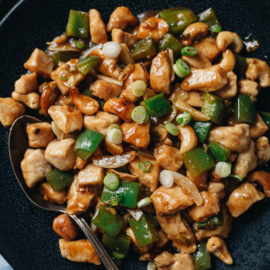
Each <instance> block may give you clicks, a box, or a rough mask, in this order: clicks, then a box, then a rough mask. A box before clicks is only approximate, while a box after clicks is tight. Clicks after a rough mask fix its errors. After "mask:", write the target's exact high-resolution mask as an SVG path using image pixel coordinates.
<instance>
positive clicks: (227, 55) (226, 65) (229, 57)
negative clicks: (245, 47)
mask: <svg viewBox="0 0 270 270" xmlns="http://www.w3.org/2000/svg"><path fill="white" fill-rule="evenodd" d="M222 57H223V59H222V60H221V62H220V63H219V65H220V66H221V67H222V68H223V69H224V70H225V71H226V72H230V71H233V69H234V66H235V63H236V58H235V55H234V53H233V52H232V51H231V50H229V49H227V50H226V51H225V52H223V53H222Z"/></svg>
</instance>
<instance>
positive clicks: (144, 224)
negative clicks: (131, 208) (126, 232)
mask: <svg viewBox="0 0 270 270" xmlns="http://www.w3.org/2000/svg"><path fill="white" fill-rule="evenodd" d="M129 225H130V227H131V229H132V231H133V233H134V235H135V238H136V241H137V243H138V245H139V247H141V248H143V247H145V246H147V245H150V244H151V243H153V242H155V241H157V240H158V238H157V230H156V228H155V226H154V224H152V223H151V221H150V219H149V218H148V217H147V216H145V215H143V216H142V217H141V219H140V220H139V221H136V220H135V219H134V218H131V219H130V220H129Z"/></svg>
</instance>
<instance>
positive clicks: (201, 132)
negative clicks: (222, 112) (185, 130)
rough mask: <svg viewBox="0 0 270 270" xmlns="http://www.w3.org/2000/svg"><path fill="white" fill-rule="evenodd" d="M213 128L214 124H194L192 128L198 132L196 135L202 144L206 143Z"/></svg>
mask: <svg viewBox="0 0 270 270" xmlns="http://www.w3.org/2000/svg"><path fill="white" fill-rule="evenodd" d="M211 127H212V122H198V121H196V122H194V123H193V125H192V128H193V129H194V131H195V132H196V135H197V137H198V141H199V142H200V143H204V142H205V140H206V138H207V136H208V134H209V132H210V129H211Z"/></svg>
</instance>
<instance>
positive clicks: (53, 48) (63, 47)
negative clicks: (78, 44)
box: [48, 43, 80, 52]
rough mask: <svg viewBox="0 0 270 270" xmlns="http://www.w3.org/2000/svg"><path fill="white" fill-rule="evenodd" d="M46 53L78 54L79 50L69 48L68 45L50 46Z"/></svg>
mask: <svg viewBox="0 0 270 270" xmlns="http://www.w3.org/2000/svg"><path fill="white" fill-rule="evenodd" d="M48 51H51V52H80V50H79V49H77V48H75V47H73V46H71V45H70V44H69V43H67V44H64V45H58V46H57V45H56V46H55V45H51V46H50V47H49V48H48Z"/></svg>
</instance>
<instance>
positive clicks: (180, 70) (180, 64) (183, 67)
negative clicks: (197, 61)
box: [173, 59, 190, 78]
mask: <svg viewBox="0 0 270 270" xmlns="http://www.w3.org/2000/svg"><path fill="white" fill-rule="evenodd" d="M173 70H174V72H175V73H176V74H177V76H178V77H180V78H184V77H186V76H187V75H188V74H189V73H190V68H189V65H188V64H187V63H186V62H185V61H183V60H182V59H178V60H177V61H176V63H175V64H174V65H173Z"/></svg>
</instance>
